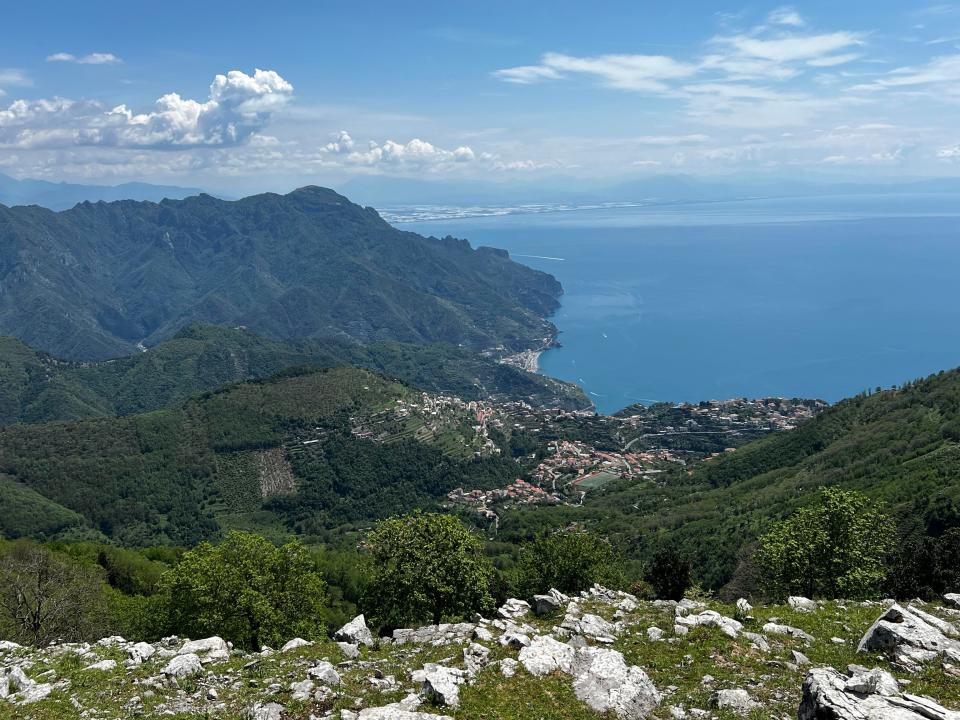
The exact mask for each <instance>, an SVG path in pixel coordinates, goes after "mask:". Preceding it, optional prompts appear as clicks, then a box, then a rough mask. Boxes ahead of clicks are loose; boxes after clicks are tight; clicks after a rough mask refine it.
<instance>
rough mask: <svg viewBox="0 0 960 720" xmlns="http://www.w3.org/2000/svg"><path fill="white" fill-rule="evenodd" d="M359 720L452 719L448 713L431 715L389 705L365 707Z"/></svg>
mask: <svg viewBox="0 0 960 720" xmlns="http://www.w3.org/2000/svg"><path fill="white" fill-rule="evenodd" d="M357 720H450V717H449V716H448V715H431V714H430V713H422V712H415V711H413V710H402V709H400V708H398V707H394V706H392V705H388V706H386V707H378V708H365V709H363V710H361V711H360V715H359V716H358V718H357Z"/></svg>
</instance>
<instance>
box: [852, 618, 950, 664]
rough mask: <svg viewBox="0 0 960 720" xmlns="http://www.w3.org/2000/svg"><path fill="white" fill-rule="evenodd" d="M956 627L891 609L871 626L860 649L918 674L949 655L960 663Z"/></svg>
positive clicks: (935, 619)
mask: <svg viewBox="0 0 960 720" xmlns="http://www.w3.org/2000/svg"><path fill="white" fill-rule="evenodd" d="M957 634H958V631H957V628H956V627H955V626H953V625H952V624H950V623H948V622H946V621H945V620H941V619H940V618H937V617H935V616H932V615H930V614H929V613H926V612H924V611H922V610H919V609H917V608H904V607H901V606H900V605H897V604H894V605H892V606H890V607H889V608H888V609H887V610H886V611H885V612H884V613H883V614H882V615H881V616H880V617H879V618H878V619H877V621H876V622H875V623H874V624H873V625H871V626H870V629H869V630H867V632H866V633H865V634H864V636H863V639H861V640H860V644H859V646H858V647H857V649H858V650H859V651H860V652H882V653H886V654H888V655H889V656H890V657H891V658H892V660H893V661H894V662H895V663H897V664H898V665H900V666H901V667H903V668H904V669H906V670H910V671H916V670H918V669H919V668H920V666H921V665H922V664H923V663H925V662H930V661H931V660H935V659H937V658H938V657H940V656H942V655H945V654H946V655H947V656H948V657H950V658H951V659H955V661H960V640H957V639H955V638H953V637H950V635H954V636H955V635H957Z"/></svg>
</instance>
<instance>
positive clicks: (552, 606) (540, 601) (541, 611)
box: [533, 588, 570, 615]
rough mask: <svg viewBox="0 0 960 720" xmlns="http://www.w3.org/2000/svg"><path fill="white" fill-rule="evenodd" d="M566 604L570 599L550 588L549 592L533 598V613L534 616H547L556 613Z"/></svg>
mask: <svg viewBox="0 0 960 720" xmlns="http://www.w3.org/2000/svg"><path fill="white" fill-rule="evenodd" d="M568 602H570V598H568V597H567V596H566V595H564V594H563V593H562V592H560V591H559V590H557V589H556V588H551V589H550V592H548V593H546V594H544V595H534V596H533V612H534V614H535V615H549V614H550V613H554V612H557V611H558V610H559V609H560V608H561V607H563V606H564V605H566V604H567V603H568Z"/></svg>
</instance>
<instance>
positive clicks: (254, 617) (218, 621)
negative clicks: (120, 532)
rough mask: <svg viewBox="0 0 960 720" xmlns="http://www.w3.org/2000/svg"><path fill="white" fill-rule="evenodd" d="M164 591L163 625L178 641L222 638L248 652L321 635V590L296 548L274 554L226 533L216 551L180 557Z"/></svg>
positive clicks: (261, 543) (202, 548)
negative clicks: (171, 631) (175, 635)
mask: <svg viewBox="0 0 960 720" xmlns="http://www.w3.org/2000/svg"><path fill="white" fill-rule="evenodd" d="M162 587H163V590H162V595H163V602H164V604H165V607H166V613H167V622H168V625H169V627H170V628H171V630H175V631H176V633H178V634H182V635H189V636H191V637H205V636H208V635H220V636H221V637H223V638H225V639H227V640H231V641H233V642H234V643H235V644H236V645H238V646H242V647H245V648H247V649H251V650H258V649H260V648H261V647H263V646H264V645H280V644H283V643H285V642H286V641H287V640H290V639H291V638H293V637H303V638H306V639H310V638H314V639H317V638H321V637H323V635H324V631H325V627H324V624H323V619H322V618H323V616H324V613H325V609H326V600H327V594H326V585H325V583H324V582H323V580H322V579H321V578H320V576H319V575H318V574H317V573H316V571H315V569H314V564H313V562H312V560H311V558H310V555H309V554H308V552H307V550H306V548H305V547H304V546H303V545H302V544H301V543H299V542H298V541H293V542H290V543H287V544H286V545H284V546H283V547H280V548H278V547H276V546H274V545H272V544H270V542H268V541H267V540H265V539H264V538H262V537H259V536H257V535H251V534H248V533H241V532H231V533H230V534H229V535H227V537H226V539H225V540H224V541H223V543H221V544H220V545H217V546H213V545H210V544H209V543H201V544H200V545H198V546H197V547H195V548H194V549H193V550H191V551H189V552H187V553H186V554H184V556H183V558H182V559H181V560H180V563H179V564H178V565H177V566H176V567H175V568H173V569H172V570H171V571H169V572H168V573H167V574H166V575H164V577H163V580H162Z"/></svg>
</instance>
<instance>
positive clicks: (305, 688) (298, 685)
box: [290, 680, 314, 700]
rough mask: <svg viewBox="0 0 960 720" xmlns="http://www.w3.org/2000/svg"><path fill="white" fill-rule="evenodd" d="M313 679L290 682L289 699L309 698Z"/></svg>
mask: <svg viewBox="0 0 960 720" xmlns="http://www.w3.org/2000/svg"><path fill="white" fill-rule="evenodd" d="M313 688H314V685H313V680H301V681H300V682H292V683H290V699H291V700H309V699H310V693H312V692H313Z"/></svg>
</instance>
